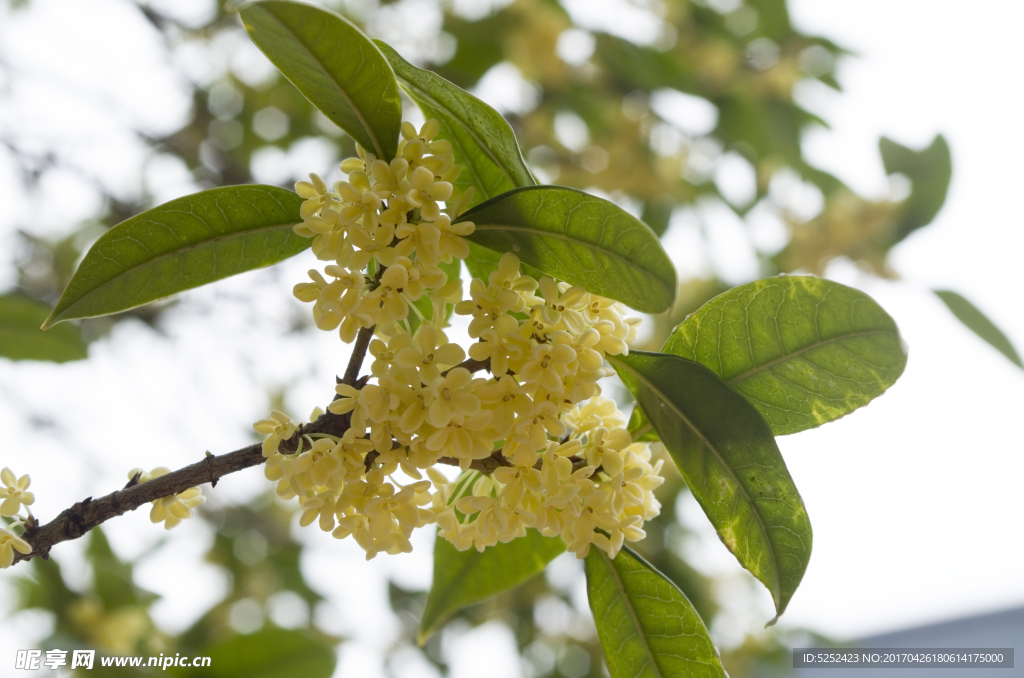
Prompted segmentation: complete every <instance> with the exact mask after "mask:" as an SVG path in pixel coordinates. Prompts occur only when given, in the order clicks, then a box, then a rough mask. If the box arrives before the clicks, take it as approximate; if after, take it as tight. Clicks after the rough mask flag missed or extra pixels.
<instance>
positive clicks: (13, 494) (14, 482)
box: [0, 467, 36, 517]
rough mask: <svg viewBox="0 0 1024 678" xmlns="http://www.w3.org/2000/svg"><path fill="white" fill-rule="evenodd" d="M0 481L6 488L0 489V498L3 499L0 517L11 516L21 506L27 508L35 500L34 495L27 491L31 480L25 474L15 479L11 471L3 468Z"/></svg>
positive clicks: (0, 506) (0, 505) (0, 472)
mask: <svg viewBox="0 0 1024 678" xmlns="http://www.w3.org/2000/svg"><path fill="white" fill-rule="evenodd" d="M0 480H3V483H4V485H5V486H6V487H4V488H3V489H0V498H3V503H0V516H5V517H10V516H13V515H15V514H16V513H18V511H20V510H21V507H22V506H23V505H24V506H26V507H28V506H29V505H30V504H32V503H33V502H34V501H35V500H36V498H35V495H33V494H32V493H31V492H29V491H28V486H29V485H30V484H31V483H32V479H31V478H29V476H28V474H27V473H26V474H25V475H23V476H22V477H20V478H17V479H16V478H15V477H14V473H13V472H12V471H11V469H9V468H7V467H4V469H3V470H2V471H0Z"/></svg>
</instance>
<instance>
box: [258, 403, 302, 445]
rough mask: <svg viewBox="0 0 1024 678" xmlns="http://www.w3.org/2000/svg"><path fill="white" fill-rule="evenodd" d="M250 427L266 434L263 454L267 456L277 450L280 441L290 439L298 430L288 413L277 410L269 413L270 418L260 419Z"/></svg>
mask: <svg viewBox="0 0 1024 678" xmlns="http://www.w3.org/2000/svg"><path fill="white" fill-rule="evenodd" d="M252 427H253V428H254V429H255V430H256V432H257V433H259V434H262V435H265V436H267V437H266V438H265V439H264V441H263V456H264V457H269V456H270V455H272V454H274V453H275V452H277V448H278V447H280V445H281V442H282V441H284V440H290V439H291V437H292V436H293V435H295V431H296V430H298V429H297V427H296V425H295V422H293V421H292V420H291V419H289V418H288V415H287V414H285V413H284V412H281V411H279V410H273V411H272V412H271V413H270V419H260V420H259V421H257V422H256V423H255V424H253V425H252Z"/></svg>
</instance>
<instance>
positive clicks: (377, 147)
mask: <svg viewBox="0 0 1024 678" xmlns="http://www.w3.org/2000/svg"><path fill="white" fill-rule="evenodd" d="M264 9H265V11H266V12H267V14H269V15H270V16H272V17H273V18H274V19H275V20H276V21H277V22H278V23H279V24H280V25H281V27H282V28H284V29H285V31H287V32H288V33H289V34H290V35H291V36H292V37H294V38H295V42H297V43H298V44H299V45H300V46H301V47H302V49H303V51H304V52H306V54H308V55H309V56H310V57H311V58H312V59H313V61H314V62H316V65H317V66H319V67H320V71H321V72H322V73H323V74H324V75H326V76H327V78H328V79H329V80H330V81H331V83H333V84H334V86H335V88H336V89H337V90H338V92H340V93H341V96H342V97H344V99H345V101H346V102H348V107H349V109H351V110H352V112H353V113H355V114H356V117H357V118H358V119H359V124H360V125H362V127H363V129H364V130H365V131H366V133H367V134H368V135H369V136H370V140H371V141H373V148H374V150H375V151H376V152H377V157H378V158H386V156H385V154H384V148H383V146H381V144H380V140H379V139H377V135H376V134H374V132H373V129H372V128H371V127H370V125H369V124H368V123H367V121H366V118H365V117H363V112H362V111H361V110H359V108H358V107H357V106H356V105H355V102H353V101H352V98H351V97H350V96H349V95H348V92H346V91H345V90H344V89H343V88H342V87H341V84H340V83H339V82H338V81H337V79H336V78H335V77H334V76H333V75H331V73H330V72H329V71H328V70H327V66H326V65H325V64H324V63H323V62H322V61H321V60H320V58H319V57H318V56H316V55H315V54H313V52H312V51H310V49H309V48H308V47H306V45H305V43H303V42H302V40H300V39H299V36H298V34H297V33H296V32H295V31H293V30H292V29H291V27H290V26H288V25H287V24H286V23H284V20H282V19H281V18H280V17H278V16H277V15H276V14H274V13H273V12H272V11H270V10H269V9H266V8H264ZM317 9H320V8H317ZM328 20H330V19H329V18H328V19H325V21H328ZM371 46H373V48H374V49H376V46H374V45H372V43H371ZM383 56H384V55H383V54H382V55H381V58H382V59H383ZM384 61H385V62H386V61H387V60H386V59H385V60H384ZM285 77H287V75H286V76H285ZM293 84H294V83H293ZM388 159H389V158H388Z"/></svg>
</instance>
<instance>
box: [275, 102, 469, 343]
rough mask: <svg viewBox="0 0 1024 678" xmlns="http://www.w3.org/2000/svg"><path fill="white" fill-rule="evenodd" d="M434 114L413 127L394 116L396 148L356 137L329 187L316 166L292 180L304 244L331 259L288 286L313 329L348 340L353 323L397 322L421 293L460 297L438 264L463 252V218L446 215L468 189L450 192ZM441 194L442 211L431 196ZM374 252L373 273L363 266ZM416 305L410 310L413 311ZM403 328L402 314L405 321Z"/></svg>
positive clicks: (448, 154) (451, 163)
mask: <svg viewBox="0 0 1024 678" xmlns="http://www.w3.org/2000/svg"><path fill="white" fill-rule="evenodd" d="M439 131H440V125H439V124H438V122H437V121H436V120H430V121H427V122H426V123H425V124H424V125H423V127H422V128H421V129H420V130H419V132H417V131H416V130H415V128H413V126H412V125H411V124H409V123H404V124H403V125H402V139H401V142H400V143H399V146H398V155H397V156H396V157H395V158H394V159H393V160H391V162H385V161H384V160H381V159H379V158H377V157H376V156H374V155H373V154H372V153H367V152H366V151H365V150H364V149H363V148H362V147H358V146H357V149H358V151H359V157H358V158H349V159H348V160H345V161H344V162H343V163H342V164H341V170H342V171H343V172H346V173H347V174H348V181H338V182H335V184H334V186H333V187H332V188H333V190H330V189H329V188H328V187H327V185H326V184H325V183H324V181H323V180H322V179H321V178H320V177H318V176H317V175H315V174H311V175H309V178H310V180H309V181H300V182H298V183H296V184H295V191H296V192H297V193H298V194H299V195H300V196H301V197H302V198H305V202H303V203H302V208H301V216H302V223H301V224H299V225H297V226H296V227H295V232H296V233H298V234H299V235H303V236H306V237H312V238H313V253H314V254H315V255H316V256H317V258H318V259H320V260H322V261H330V262H332V263H331V264H329V265H328V266H326V267H325V268H324V270H323V272H322V273H321V272H320V271H318V270H315V269H314V270H311V271H310V272H309V277H310V279H311V281H312V282H307V283H300V284H298V285H296V286H295V296H296V297H297V298H299V299H300V300H301V301H304V302H313V319H314V321H315V322H316V325H317V327H319V328H320V329H322V330H334V329H338V331H339V334H340V336H341V339H342V341H345V342H351V341H352V340H353V339H354V338H355V336H356V332H358V331H359V329H360V328H361V327H373V326H375V325H376V326H378V327H383V326H387V325H389V324H391V323H401V322H402V321H404V320H405V319H406V318H407V317H408V315H409V312H410V305H411V304H412V303H413V302H416V301H418V300H419V299H420V298H421V297H423V296H424V295H426V296H427V297H428V298H430V299H431V300H432V301H433V303H435V304H441V305H443V304H444V303H445V299H446V298H448V297H453V296H454V297H461V281H459V280H452V281H449V280H448V276H447V275H446V274H445V272H444V271H442V270H441V269H440V268H438V264H439V263H445V264H450V263H452V261H453V258H455V259H464V258H465V257H466V256H468V254H469V244H468V243H467V242H466V241H465V239H464V238H463V236H466V235H469V234H470V233H472V232H473V224H472V223H471V222H460V223H456V224H453V223H452V218H453V217H457V216H458V215H459V213H460V212H461V211H462V210H464V209H465V206H466V205H467V204H468V203H469V201H470V200H471V199H472V197H473V193H472V190H470V191H467V192H466V193H465V194H461V195H460V194H459V193H458V191H457V190H456V188H455V186H454V184H453V183H452V182H454V181H455V179H456V178H457V177H458V175H459V170H460V168H459V166H458V165H456V164H455V160H454V154H453V152H452V145H451V143H449V142H448V141H445V140H442V139H435V137H436V136H437V133H438V132H439ZM441 202H443V203H446V205H447V210H448V214H444V213H442V212H441V206H440V205H439V204H438V203H441ZM371 262H373V264H374V267H375V268H374V269H373V270H374V275H372V276H369V275H367V274H366V273H367V272H366V271H365V270H364V269H366V268H367V266H368V265H369V264H370V263H371ZM414 312H416V313H419V311H418V310H417V311H414ZM405 327H406V328H408V323H405Z"/></svg>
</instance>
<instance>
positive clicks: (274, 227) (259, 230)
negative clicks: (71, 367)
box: [59, 221, 299, 317]
mask: <svg viewBox="0 0 1024 678" xmlns="http://www.w3.org/2000/svg"><path fill="white" fill-rule="evenodd" d="M143 223H147V222H138V224H133V225H139V224H143ZM148 223H156V222H152V221H149V222H148ZM296 223H299V222H291V223H281V224H271V225H269V226H260V227H258V228H253V229H248V230H245V231H234V232H232V233H222V234H220V235H217V236H214V237H212V238H209V239H207V240H200V241H199V242H194V243H189V244H188V245H185V246H183V247H179V248H177V249H174V250H170V251H168V252H165V253H163V254H160V255H157V256H156V257H153V258H152V259H147V260H146V261H143V262H141V263H138V264H136V265H134V266H131V267H128V268H125V269H124V270H122V271H121V272H120V273H118V274H117V275H115V276H114V277H112V278H108V279H107V280H105V281H103V282H102V283H100V284H99V285H97V286H96V287H93V288H92V289H90V290H89V291H87V292H85V293H83V294H82V296H81V297H80V298H79V299H78V300H77V301H75V302H73V303H72V304H70V305H68V306H67V307H66V308H64V309H63V310H62V311H61V314H60V316H59V317H63V316H65V315H67V313H68V311H70V310H72V309H74V308H75V307H77V306H79V305H81V304H82V302H83V301H85V300H86V299H89V298H91V297H93V296H95V295H96V293H98V292H99V291H101V290H103V289H104V288H105V287H107V286H108V285H111V284H113V283H114V282H117V281H119V280H121V279H122V278H124V277H125V276H127V275H130V274H131V273H134V272H136V271H138V270H140V269H142V268H145V267H147V266H149V265H150V264H156V263H159V262H161V261H164V260H166V259H170V258H172V257H175V256H179V255H182V254H184V253H186V252H188V251H190V250H194V249H197V248H199V247H203V246H204V245H211V244H213V245H215V244H217V243H219V242H221V241H223V240H227V239H229V238H233V237H239V236H248V235H255V234H259V233H263V232H265V231H277V230H284V229H291V228H292V226H294V225H295V224H296ZM161 225H165V224H161ZM173 294H176V292H175V293H172V295H173ZM172 295H168V296H172ZM152 301H159V300H158V299H154V300H152ZM144 303H151V302H144ZM124 310H128V309H124Z"/></svg>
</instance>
